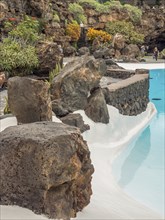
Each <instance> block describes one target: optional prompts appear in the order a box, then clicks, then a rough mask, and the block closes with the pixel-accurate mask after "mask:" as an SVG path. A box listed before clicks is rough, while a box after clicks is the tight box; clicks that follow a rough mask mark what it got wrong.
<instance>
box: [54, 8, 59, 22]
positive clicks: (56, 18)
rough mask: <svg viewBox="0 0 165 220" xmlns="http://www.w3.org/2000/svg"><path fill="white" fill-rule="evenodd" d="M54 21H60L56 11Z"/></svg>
mask: <svg viewBox="0 0 165 220" xmlns="http://www.w3.org/2000/svg"><path fill="white" fill-rule="evenodd" d="M53 21H55V22H58V23H59V22H60V18H59V16H58V14H57V12H56V11H54V13H53Z"/></svg>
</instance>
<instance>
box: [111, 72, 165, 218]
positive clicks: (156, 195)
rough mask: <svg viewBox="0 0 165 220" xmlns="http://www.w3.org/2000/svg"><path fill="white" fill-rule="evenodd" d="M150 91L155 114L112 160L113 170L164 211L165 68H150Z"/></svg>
mask: <svg viewBox="0 0 165 220" xmlns="http://www.w3.org/2000/svg"><path fill="white" fill-rule="evenodd" d="M149 92H150V101H151V102H153V103H154V104H155V106H156V109H157V114H156V116H155V117H154V118H153V120H152V121H151V123H150V124H149V126H148V127H147V128H146V129H144V130H143V132H142V133H141V134H140V135H139V136H138V137H137V138H136V140H134V141H133V142H132V143H131V144H129V146H128V147H127V148H125V149H124V150H123V151H122V153H121V154H120V155H119V156H118V157H117V159H116V160H115V161H114V163H113V174H114V176H115V178H116V180H117V182H118V184H119V185H120V186H121V187H122V188H123V189H124V191H125V192H127V193H128V194H129V195H131V196H133V197H134V198H136V199H137V200H138V201H140V202H142V203H144V204H145V205H147V206H149V207H150V208H152V209H154V210H156V211H157V212H159V213H160V214H162V215H164V204H165V203H164V202H165V198H164V194H165V192H164V185H165V174H164V169H165V158H164V157H165V156H164V155H165V149H164V146H165V138H164V126H165V69H159V70H150V91H149Z"/></svg>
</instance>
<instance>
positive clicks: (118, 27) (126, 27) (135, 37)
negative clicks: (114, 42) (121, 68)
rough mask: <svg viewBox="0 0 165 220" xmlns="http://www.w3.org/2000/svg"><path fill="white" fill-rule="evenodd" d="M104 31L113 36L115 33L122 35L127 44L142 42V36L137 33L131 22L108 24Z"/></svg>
mask: <svg viewBox="0 0 165 220" xmlns="http://www.w3.org/2000/svg"><path fill="white" fill-rule="evenodd" d="M106 31H107V32H108V33H109V34H112V35H113V36H114V35H115V34H117V33H119V34H122V35H123V36H124V37H125V39H126V42H127V43H133V44H142V43H143V41H144V35H143V34H139V33H137V32H136V31H135V28H134V26H133V24H132V23H131V22H126V21H113V22H108V23H107V25H106Z"/></svg>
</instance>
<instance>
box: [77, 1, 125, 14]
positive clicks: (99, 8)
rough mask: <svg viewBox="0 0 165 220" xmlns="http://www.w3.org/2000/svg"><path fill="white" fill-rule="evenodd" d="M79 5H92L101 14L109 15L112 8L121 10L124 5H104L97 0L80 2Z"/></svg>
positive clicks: (118, 3) (111, 2) (110, 3)
mask: <svg viewBox="0 0 165 220" xmlns="http://www.w3.org/2000/svg"><path fill="white" fill-rule="evenodd" d="M79 4H80V5H82V6H84V5H85V4H88V5H90V6H91V7H93V8H94V9H95V10H96V11H97V12H99V13H109V12H110V10H111V9H112V8H121V7H122V5H121V3H120V1H115V0H111V1H106V2H105V3H104V4H103V3H99V2H98V1H96V0H79Z"/></svg>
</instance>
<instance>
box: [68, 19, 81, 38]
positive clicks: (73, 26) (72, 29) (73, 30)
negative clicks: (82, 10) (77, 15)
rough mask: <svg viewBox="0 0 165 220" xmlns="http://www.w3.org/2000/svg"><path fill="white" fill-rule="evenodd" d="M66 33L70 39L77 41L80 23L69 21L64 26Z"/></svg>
mask: <svg viewBox="0 0 165 220" xmlns="http://www.w3.org/2000/svg"><path fill="white" fill-rule="evenodd" d="M66 34H67V35H68V36H70V37H71V40H72V41H76V42H77V41H78V39H79V38H80V34H81V28H80V25H79V24H77V23H76V22H72V23H69V24H68V25H67V27H66Z"/></svg>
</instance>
